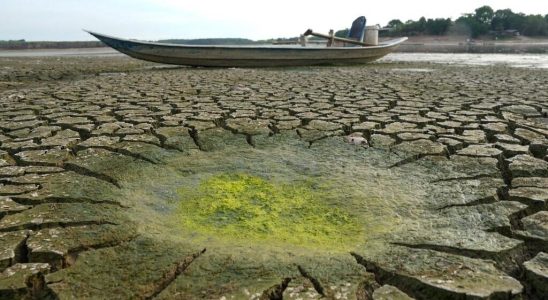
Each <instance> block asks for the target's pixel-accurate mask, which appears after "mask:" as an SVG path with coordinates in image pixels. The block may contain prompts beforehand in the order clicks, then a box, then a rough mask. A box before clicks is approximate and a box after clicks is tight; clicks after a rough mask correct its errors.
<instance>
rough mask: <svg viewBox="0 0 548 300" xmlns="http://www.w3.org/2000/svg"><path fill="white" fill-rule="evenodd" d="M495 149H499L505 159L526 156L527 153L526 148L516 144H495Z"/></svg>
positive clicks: (527, 148)
mask: <svg viewBox="0 0 548 300" xmlns="http://www.w3.org/2000/svg"><path fill="white" fill-rule="evenodd" d="M496 147H497V148H499V149H501V150H502V152H503V153H504V156H506V157H512V156H515V155H520V154H527V153H528V152H529V147H528V146H522V145H518V144H505V143H497V144H496Z"/></svg>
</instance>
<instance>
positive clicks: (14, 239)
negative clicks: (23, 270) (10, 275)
mask: <svg viewBox="0 0 548 300" xmlns="http://www.w3.org/2000/svg"><path fill="white" fill-rule="evenodd" d="M27 236H28V232H27V231H16V232H4V233H0V272H1V271H4V269H6V268H8V267H9V266H11V265H14V264H15V263H18V262H21V261H24V260H25V259H26V254H25V253H23V252H24V251H23V248H22V246H23V245H24V244H25V240H26V239H27Z"/></svg>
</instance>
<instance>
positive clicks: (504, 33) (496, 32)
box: [489, 29, 520, 36]
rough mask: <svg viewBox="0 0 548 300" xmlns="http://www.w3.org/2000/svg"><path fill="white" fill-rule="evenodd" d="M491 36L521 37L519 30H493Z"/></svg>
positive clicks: (490, 32)
mask: <svg viewBox="0 0 548 300" xmlns="http://www.w3.org/2000/svg"><path fill="white" fill-rule="evenodd" d="M489 34H490V35H494V36H520V33H519V30H517V29H506V30H491V31H489Z"/></svg>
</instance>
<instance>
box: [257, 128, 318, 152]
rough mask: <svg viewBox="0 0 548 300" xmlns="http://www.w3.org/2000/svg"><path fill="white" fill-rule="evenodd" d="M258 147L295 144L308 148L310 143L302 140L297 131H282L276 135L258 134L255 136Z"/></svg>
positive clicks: (290, 145) (284, 146) (292, 145)
mask: <svg viewBox="0 0 548 300" xmlns="http://www.w3.org/2000/svg"><path fill="white" fill-rule="evenodd" d="M253 144H254V145H255V147H256V148H257V149H270V148H272V147H275V148H283V149H285V148H290V147H294V146H298V147H302V148H307V147H308V143H306V142H305V141H303V140H301V139H300V138H299V135H298V134H297V132H296V131H294V130H292V131H282V132H280V133H277V134H274V135H257V136H254V137H253Z"/></svg>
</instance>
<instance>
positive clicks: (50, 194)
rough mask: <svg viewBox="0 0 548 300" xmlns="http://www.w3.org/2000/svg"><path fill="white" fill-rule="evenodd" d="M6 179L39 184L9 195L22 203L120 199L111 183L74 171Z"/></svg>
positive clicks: (113, 200)
mask: <svg viewBox="0 0 548 300" xmlns="http://www.w3.org/2000/svg"><path fill="white" fill-rule="evenodd" d="M10 180H11V181H13V182H16V183H34V184H40V186H41V188H40V189H39V190H36V191H32V192H29V193H26V194H21V195H16V196H13V197H12V198H13V199H15V200H16V201H18V202H21V203H23V204H39V203H43V202H48V201H54V202H55V201H62V202H78V201H84V202H96V203H101V202H105V203H119V202H120V196H119V191H118V190H117V188H116V186H115V185H114V184H113V183H112V182H109V181H106V180H105V179H99V178H96V177H92V176H86V175H80V174H78V173H75V172H62V173H54V174H43V175H40V174H29V175H25V176H21V177H14V178H11V179H10Z"/></svg>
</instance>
